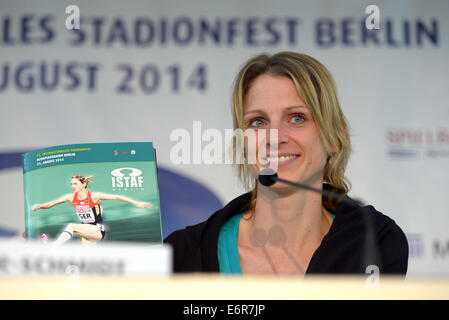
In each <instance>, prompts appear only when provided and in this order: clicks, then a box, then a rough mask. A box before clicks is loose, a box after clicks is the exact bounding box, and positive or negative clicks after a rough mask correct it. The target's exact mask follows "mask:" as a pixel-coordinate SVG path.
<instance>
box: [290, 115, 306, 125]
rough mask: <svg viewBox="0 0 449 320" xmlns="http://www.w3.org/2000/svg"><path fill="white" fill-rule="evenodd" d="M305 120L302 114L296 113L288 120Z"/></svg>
mask: <svg viewBox="0 0 449 320" xmlns="http://www.w3.org/2000/svg"><path fill="white" fill-rule="evenodd" d="M304 120H305V118H304V116H302V115H300V114H297V115H294V116H293V117H291V119H290V121H291V122H293V123H301V122H303V121H304Z"/></svg>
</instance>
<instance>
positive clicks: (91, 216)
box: [32, 175, 151, 244]
mask: <svg viewBox="0 0 449 320" xmlns="http://www.w3.org/2000/svg"><path fill="white" fill-rule="evenodd" d="M91 180H92V176H83V175H74V176H73V177H72V180H71V184H72V190H73V193H70V194H66V195H64V196H62V197H60V198H58V199H56V200H54V201H50V202H48V203H43V204H35V205H34V206H33V207H32V210H33V211H36V210H39V209H49V208H52V207H54V206H56V205H58V204H62V203H64V202H70V203H72V205H73V207H74V208H75V212H76V213H77V215H78V218H79V219H80V221H81V223H69V224H68V225H67V226H66V228H65V229H64V231H63V232H62V233H61V234H60V235H59V237H58V238H57V239H56V240H55V241H54V242H53V243H54V244H62V243H64V242H66V241H68V240H70V239H71V238H72V237H73V235H74V234H77V235H79V236H80V237H81V238H82V241H83V244H94V243H96V242H97V241H100V240H103V239H104V236H105V229H104V225H103V215H102V214H103V208H102V206H101V204H100V201H101V200H120V201H124V202H129V203H131V204H133V205H135V206H136V207H139V208H150V207H151V204H149V203H147V202H140V201H134V200H132V199H129V198H126V197H123V196H120V195H115V194H112V195H111V194H106V193H102V192H92V191H88V190H87V189H86V188H87V186H88V184H89V182H91ZM41 239H42V240H43V241H44V242H47V241H48V236H47V235H46V234H42V235H41Z"/></svg>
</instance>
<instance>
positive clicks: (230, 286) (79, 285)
mask: <svg viewBox="0 0 449 320" xmlns="http://www.w3.org/2000/svg"><path fill="white" fill-rule="evenodd" d="M0 299H3V300H4V299H58V300H60V299H101V300H103V299H104V300H108V299H156V300H225V299H232V300H241V299H242V300H245V299H246V300H248V299H251V300H303V299H305V300H307V299H320V300H328V299H331V300H335V299H337V300H339V299H355V300H364V299H383V300H385V299H400V300H401V299H407V300H410V299H412V300H414V299H420V300H421V299H424V300H427V299H431V300H435V299H445V300H447V299H449V279H427V278H426V279H424V278H423V279H406V280H403V279H398V278H394V277H386V276H384V277H382V278H381V279H380V281H379V282H373V281H371V280H370V279H369V278H367V277H366V276H365V277H347V276H338V277H331V276H324V277H308V278H306V279H303V278H299V277H295V276H245V277H232V276H222V275H200V274H198V275H196V274H195V275H182V276H178V275H175V276H170V277H98V276H95V277H91V276H84V275H83V276H80V277H79V278H76V277H72V276H47V277H38V276H4V277H0Z"/></svg>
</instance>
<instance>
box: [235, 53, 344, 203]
mask: <svg viewBox="0 0 449 320" xmlns="http://www.w3.org/2000/svg"><path fill="white" fill-rule="evenodd" d="M262 74H271V75H278V76H285V77H288V78H290V79H291V80H292V81H293V83H294V84H295V86H296V90H297V92H298V95H299V96H300V97H301V98H302V99H303V100H304V102H305V103H306V105H307V106H308V108H309V109H310V111H311V113H312V116H313V119H314V121H315V124H316V126H317V128H318V132H319V135H320V138H321V141H322V143H323V145H324V148H325V150H326V151H327V154H328V161H327V164H326V166H325V168H324V181H325V182H326V183H328V184H329V185H330V186H331V187H332V189H333V190H334V191H339V192H341V193H343V194H346V193H347V192H348V191H349V189H350V184H349V182H348V181H347V179H346V178H345V176H344V172H345V170H346V166H347V164H348V160H349V156H350V153H351V142H350V137H349V132H348V124H347V120H346V118H345V116H344V114H343V112H342V110H341V107H340V103H339V102H338V96H337V89H336V85H335V82H334V80H333V78H332V75H331V74H330V72H329V71H328V70H327V69H326V67H324V66H323V65H322V64H321V63H320V62H319V61H317V60H316V59H314V58H312V57H310V56H308V55H305V54H300V53H295V52H279V53H277V54H274V55H268V54H261V55H258V56H256V57H254V58H252V59H250V60H248V61H247V62H246V63H245V64H244V65H243V67H242V68H241V70H240V72H239V73H238V74H237V77H236V79H235V82H234V89H233V93H232V101H231V109H232V119H233V123H234V130H236V129H241V130H244V129H245V128H244V122H243V111H244V110H243V109H244V105H243V101H244V98H245V96H246V94H247V93H248V91H249V89H250V87H251V85H252V83H253V82H254V80H255V79H256V78H257V77H258V76H260V75H262ZM233 145H234V148H233V156H234V159H235V157H236V148H235V143H234V144H233ZM237 166H238V175H239V179H240V181H241V182H242V183H243V185H244V186H245V187H246V188H247V189H251V188H253V197H252V201H251V202H252V204H251V205H250V208H252V206H253V204H254V201H255V197H256V195H257V184H256V180H255V177H254V176H253V175H252V174H251V172H250V170H249V166H248V164H238V165H237ZM328 207H331V208H332V207H333V206H332V204H328Z"/></svg>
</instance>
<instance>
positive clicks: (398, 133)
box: [385, 128, 449, 160]
mask: <svg viewBox="0 0 449 320" xmlns="http://www.w3.org/2000/svg"><path fill="white" fill-rule="evenodd" d="M385 137H386V143H387V156H388V157H389V158H391V159H409V160H417V159H419V158H432V159H437V158H439V159H441V158H449V129H448V128H427V129H426V128H424V129H413V128H388V129H387V130H386V133H385Z"/></svg>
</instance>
